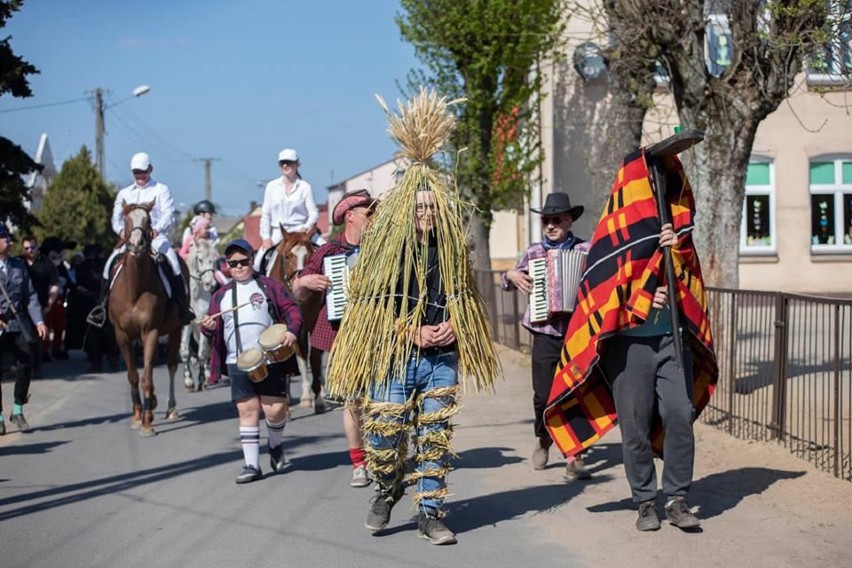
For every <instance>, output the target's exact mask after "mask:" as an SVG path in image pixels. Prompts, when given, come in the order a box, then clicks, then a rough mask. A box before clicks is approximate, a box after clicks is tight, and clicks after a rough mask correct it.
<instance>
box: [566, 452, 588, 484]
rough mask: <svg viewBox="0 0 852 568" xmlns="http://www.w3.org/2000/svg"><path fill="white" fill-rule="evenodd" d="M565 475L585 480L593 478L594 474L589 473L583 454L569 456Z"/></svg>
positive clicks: (569, 477)
mask: <svg viewBox="0 0 852 568" xmlns="http://www.w3.org/2000/svg"><path fill="white" fill-rule="evenodd" d="M565 477H567V478H568V479H579V480H580V481H584V480H586V479H591V478H592V474H591V473H589V470H588V469H586V464H585V463H584V462H583V458H582V457H581V456H576V457H574V458H568V463H567V464H566V465H565Z"/></svg>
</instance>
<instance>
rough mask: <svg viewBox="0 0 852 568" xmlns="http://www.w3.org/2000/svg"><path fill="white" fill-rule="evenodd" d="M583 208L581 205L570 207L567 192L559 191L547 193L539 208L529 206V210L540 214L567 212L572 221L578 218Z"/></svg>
mask: <svg viewBox="0 0 852 568" xmlns="http://www.w3.org/2000/svg"><path fill="white" fill-rule="evenodd" d="M584 210H585V208H584V207H583V206H582V205H577V206H575V207H571V198H570V197H568V194H567V193H562V192H559V191H557V192H554V193H551V194H549V195H548V196H547V198H546V199H545V200H544V207H542V208H541V209H533V208H532V207H530V211H531V212H533V213H539V214H540V215H559V214H561V213H568V214H569V215H571V220H572V221H576V220H577V219H579V218H580V215H582V214H583V211H584Z"/></svg>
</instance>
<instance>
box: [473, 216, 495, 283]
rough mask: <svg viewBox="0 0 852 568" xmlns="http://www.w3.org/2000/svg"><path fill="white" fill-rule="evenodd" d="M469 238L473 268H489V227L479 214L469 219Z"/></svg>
mask: <svg viewBox="0 0 852 568" xmlns="http://www.w3.org/2000/svg"><path fill="white" fill-rule="evenodd" d="M470 240H471V244H472V245H473V268H474V270H491V255H490V253H489V250H490V248H491V247H490V244H491V227H490V223H488V222H487V221H486V220H485V219H483V218H482V217H480V216H479V215H474V216H473V218H472V219H471V220H470Z"/></svg>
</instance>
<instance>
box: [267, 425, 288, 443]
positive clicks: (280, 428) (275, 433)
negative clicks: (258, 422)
mask: <svg viewBox="0 0 852 568" xmlns="http://www.w3.org/2000/svg"><path fill="white" fill-rule="evenodd" d="M286 425H287V419H286V418H285V419H284V420H282V421H281V422H270V421H269V420H267V421H266V429H267V430H268V432H269V447H270V448H277V447H278V446H280V445H281V442H283V441H284V426H286Z"/></svg>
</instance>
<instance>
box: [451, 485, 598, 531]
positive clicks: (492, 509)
mask: <svg viewBox="0 0 852 568" xmlns="http://www.w3.org/2000/svg"><path fill="white" fill-rule="evenodd" d="M606 480H608V477H607V476H598V477H595V478H592V479H591V480H589V481H584V482H576V481H574V482H566V483H559V484H556V485H545V486H534V487H526V488H524V489H515V490H512V491H502V492H500V493H492V494H490V495H482V496H480V497H473V498H471V499H465V500H463V501H459V502H457V503H453V502H450V503H448V506H449V509H450V511H451V512H452V516H451V517H450V518H451V519H452V524H451V527H452V529H453V531H455V532H457V533H464V532H469V531H472V530H476V529H478V528H480V527H485V526H495V525H496V524H497V523H500V522H502V521H508V520H510V519H514V518H517V517H520V516H523V515H526V514H527V513H533V514H540V513H548V512H553V511H555V510H556V509H557V508H559V507H561V506H562V505H564V504H566V503H567V502H568V501H570V500H571V499H573V498H574V497H576V496H577V495H579V494H580V493H582V492H583V491H584V490H585V489H586V487H589V486H591V485H594V484H596V483H601V482H603V481H606Z"/></svg>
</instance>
